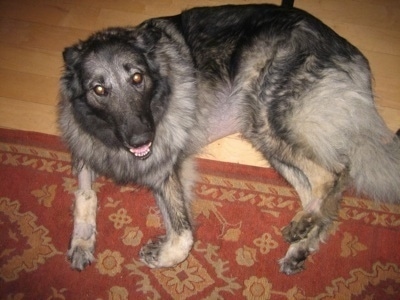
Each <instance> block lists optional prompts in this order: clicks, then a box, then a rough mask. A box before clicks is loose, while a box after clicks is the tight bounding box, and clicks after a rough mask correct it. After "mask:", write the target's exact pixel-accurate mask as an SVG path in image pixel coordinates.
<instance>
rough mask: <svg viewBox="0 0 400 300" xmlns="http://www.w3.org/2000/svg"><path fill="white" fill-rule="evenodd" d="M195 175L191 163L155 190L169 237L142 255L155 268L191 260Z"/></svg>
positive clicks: (144, 251) (142, 252)
mask: <svg viewBox="0 0 400 300" xmlns="http://www.w3.org/2000/svg"><path fill="white" fill-rule="evenodd" d="M192 172H194V170H193V168H192V165H191V162H190V161H189V160H187V161H186V162H185V163H183V167H181V168H180V169H179V170H177V171H175V172H173V173H172V174H171V175H170V176H169V177H168V178H166V180H165V181H164V182H163V183H162V184H161V186H160V187H159V188H156V189H154V190H153V192H154V196H155V198H156V201H157V204H158V207H159V208H160V211H161V214H162V216H163V220H164V224H165V227H166V235H165V236H161V237H159V238H158V239H156V240H154V241H150V242H149V243H147V244H146V245H144V246H143V248H142V249H141V251H140V253H139V255H140V258H141V260H142V261H143V262H144V263H145V264H147V265H148V266H149V267H151V268H161V267H172V266H175V265H177V264H178V263H180V262H182V261H183V260H185V259H186V258H187V256H188V255H189V251H190V249H191V248H192V245H193V233H192V224H191V223H192V222H191V216H190V200H191V187H192V184H193V181H192V178H191V177H192V176H193V174H191V173H192Z"/></svg>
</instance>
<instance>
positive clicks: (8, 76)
mask: <svg viewBox="0 0 400 300" xmlns="http://www.w3.org/2000/svg"><path fill="white" fill-rule="evenodd" d="M250 2H253V1H245V0H243V1H239V0H231V1H223V0H196V1H194V0H157V1H151V0H98V1H92V0H35V1H32V0H13V1H10V0H0V127H4V128H14V129H22V130H31V131H38V132H44V133H50V134H57V125H56V105H57V90H58V78H59V76H60V74H61V70H62V60H61V52H62V50H63V48H64V47H66V46H68V45H70V44H72V43H74V42H75V41H77V40H78V39H84V38H85V37H87V36H88V35H89V34H90V33H91V32H92V31H94V30H98V29H101V28H104V27H107V26H117V25H134V24H137V23H139V22H141V21H143V20H144V19H147V18H150V17H155V16H162V15H172V14H177V13H179V12H180V11H181V10H182V9H186V8H190V7H193V6H202V5H219V4H227V3H230V4H240V3H250ZM254 2H257V1H254ZM259 2H260V1H259ZM271 3H280V1H271ZM295 5H296V6H297V7H299V8H302V9H305V10H307V11H309V12H311V13H312V14H314V15H315V16H317V17H319V18H320V19H322V20H323V21H324V22H325V23H326V24H328V25H330V26H331V27H333V28H334V29H335V30H336V31H337V32H338V33H339V34H341V35H342V36H344V37H345V38H347V39H348V40H350V41H351V42H352V43H353V44H354V45H356V46H357V47H358V48H360V49H361V51H362V52H363V53H364V54H365V55H366V56H367V58H368V59H369V61H370V63H371V67H372V71H373V74H374V78H375V83H374V88H375V93H376V98H377V103H378V106H379V111H380V112H381V114H382V116H383V118H384V119H385V120H386V122H387V123H388V125H389V127H390V128H391V129H392V130H397V129H398V128H400V1H399V0H359V1H355V0H353V1H350V0H320V1H309V0H303V1H302V0H296V1H295ZM203 156H205V157H208V158H211V159H216V160H222V161H231V162H238V163H243V164H252V165H261V166H262V165H265V162H264V161H263V160H262V158H261V157H260V156H259V155H258V154H257V153H255V152H254V151H253V150H252V149H251V147H250V146H249V145H248V144H247V143H245V142H244V141H242V140H241V139H240V138H239V137H238V136H230V137H228V138H225V139H223V140H219V141H217V142H215V143H214V144H212V145H211V146H209V147H207V148H206V149H205V151H204V154H203Z"/></svg>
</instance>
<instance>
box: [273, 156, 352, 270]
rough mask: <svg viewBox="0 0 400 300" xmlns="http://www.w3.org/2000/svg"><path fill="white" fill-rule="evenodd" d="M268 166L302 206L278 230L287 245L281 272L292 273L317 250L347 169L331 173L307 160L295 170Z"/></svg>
mask: <svg viewBox="0 0 400 300" xmlns="http://www.w3.org/2000/svg"><path fill="white" fill-rule="evenodd" d="M272 161H273V160H272ZM272 163H273V165H274V166H275V167H276V168H277V169H278V170H279V171H280V172H281V174H282V175H283V176H284V177H286V178H287V180H288V181H289V182H290V183H292V185H293V186H294V188H295V189H296V190H297V191H298V194H299V196H300V199H301V201H302V205H303V210H302V211H301V212H299V213H298V214H297V215H296V216H295V218H294V219H293V221H292V222H291V223H290V224H289V225H288V226H286V227H285V228H284V229H283V230H282V234H283V237H284V238H285V240H286V241H287V242H289V243H290V244H291V245H290V247H289V250H288V251H287V253H286V255H285V257H284V258H282V259H281V260H280V262H279V263H280V265H281V271H282V272H284V273H286V274H294V273H297V272H300V271H302V270H303V269H304V262H305V260H306V258H307V257H308V255H309V254H311V253H312V252H315V251H316V250H318V245H319V242H320V241H321V240H324V238H325V237H326V235H327V234H328V231H329V229H330V227H331V225H332V223H333V221H334V220H335V219H336V218H337V214H338V210H339V204H340V200H341V197H342V191H343V190H344V188H345V187H346V185H347V180H348V170H347V169H344V170H343V171H342V172H341V173H333V172H330V171H327V170H326V169H324V168H322V167H321V166H319V165H317V164H315V163H314V162H312V161H311V160H307V159H302V160H300V161H298V162H297V166H296V167H294V166H289V165H285V164H283V163H276V162H275V163H274V162H272Z"/></svg>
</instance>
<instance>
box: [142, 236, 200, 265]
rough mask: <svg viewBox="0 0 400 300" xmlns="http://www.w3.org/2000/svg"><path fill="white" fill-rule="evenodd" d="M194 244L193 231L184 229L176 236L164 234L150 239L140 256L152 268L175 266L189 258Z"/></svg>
mask: <svg viewBox="0 0 400 300" xmlns="http://www.w3.org/2000/svg"><path fill="white" fill-rule="evenodd" d="M192 245H193V237H192V233H191V231H184V232H183V233H182V234H180V235H175V236H174V237H170V238H167V237H166V236H162V237H159V238H158V239H157V240H155V241H150V242H149V243H147V244H146V245H144V246H143V248H142V249H141V250H140V253H139V256H140V259H141V261H142V262H144V263H145V264H146V265H148V266H149V267H150V268H166V267H173V266H176V265H177V264H179V263H181V262H182V261H184V260H185V259H186V258H187V256H188V255H189V251H190V249H191V248H192Z"/></svg>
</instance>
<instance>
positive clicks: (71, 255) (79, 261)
mask: <svg viewBox="0 0 400 300" xmlns="http://www.w3.org/2000/svg"><path fill="white" fill-rule="evenodd" d="M93 251H94V249H85V248H83V247H79V246H77V247H74V248H71V249H70V250H69V251H68V259H69V260H70V262H71V267H72V268H73V269H76V270H79V271H82V270H83V269H84V268H85V267H86V266H87V265H90V264H91V263H92V262H93V261H94V256H93Z"/></svg>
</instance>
